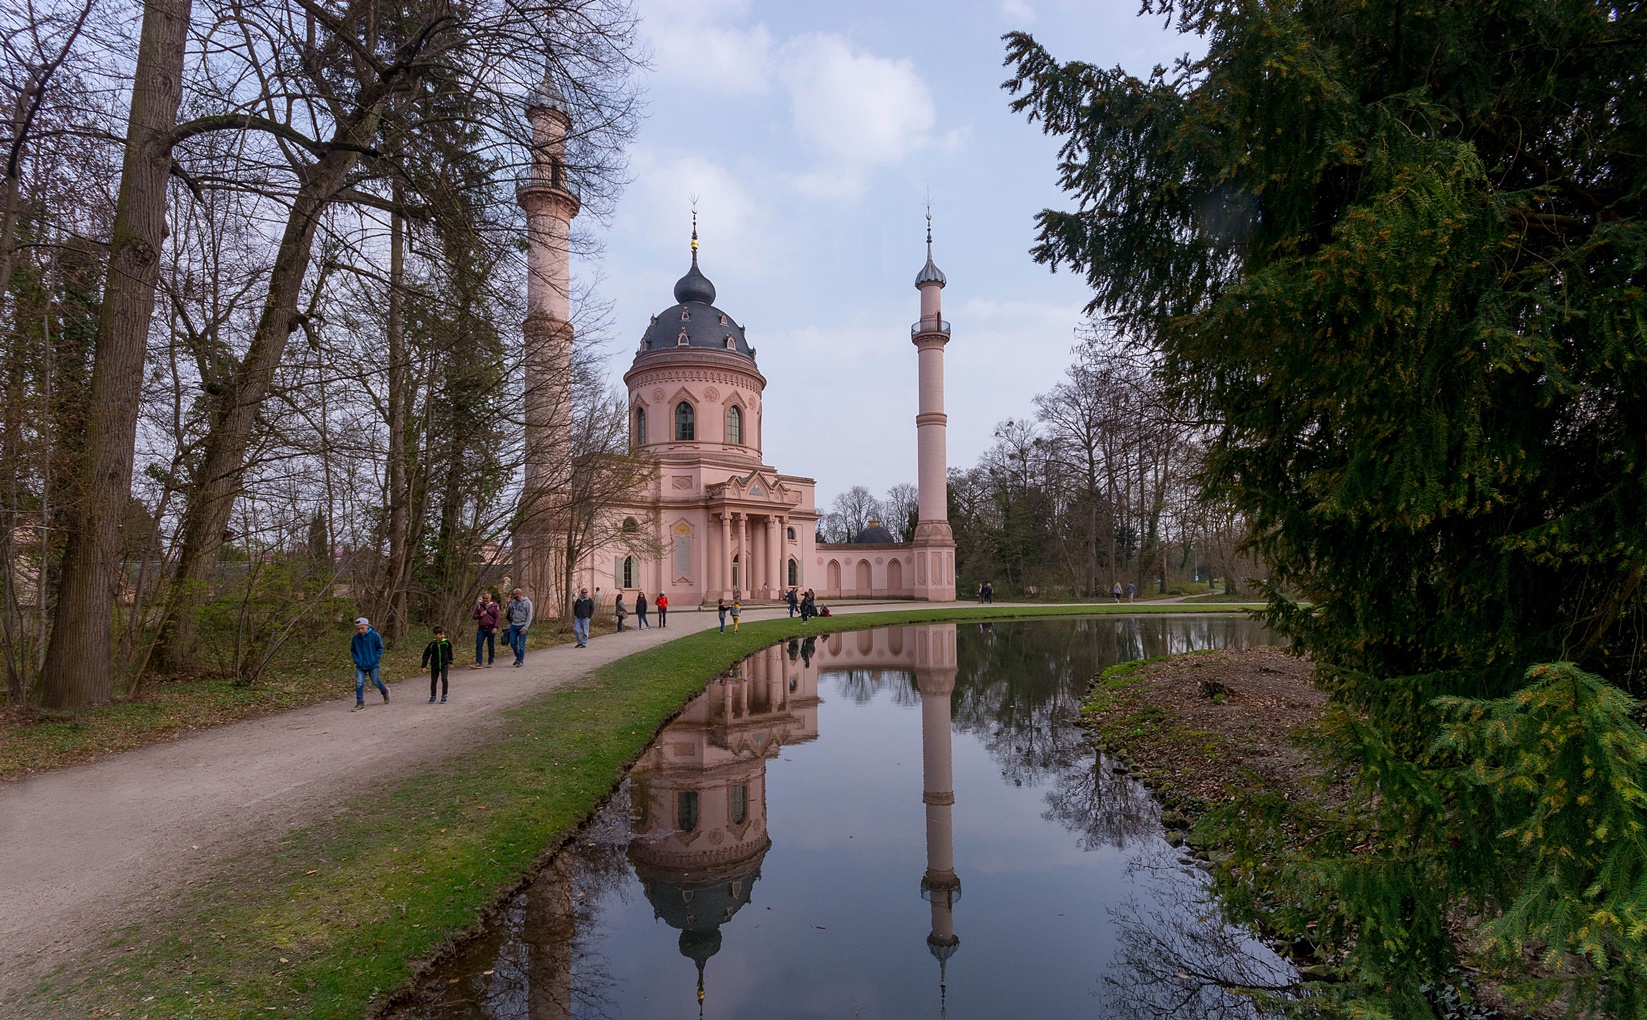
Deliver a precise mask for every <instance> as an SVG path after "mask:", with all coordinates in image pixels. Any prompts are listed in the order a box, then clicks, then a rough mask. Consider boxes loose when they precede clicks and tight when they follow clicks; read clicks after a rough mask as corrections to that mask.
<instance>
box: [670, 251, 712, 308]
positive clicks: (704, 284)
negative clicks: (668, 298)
mask: <svg viewBox="0 0 1647 1020" xmlns="http://www.w3.org/2000/svg"><path fill="white" fill-rule="evenodd" d="M675 300H676V301H679V302H680V303H681V304H683V305H684V304H686V303H687V302H689V301H696V302H698V303H699V304H704V305H712V304H714V303H715V285H714V284H712V283H710V282H709V277H707V276H705V275H703V274H702V273H700V272H699V271H698V253H697V252H693V253H692V268H691V269H688V270H687V271H686V275H685V276H683V277H681V278H680V279H679V280H676V281H675Z"/></svg>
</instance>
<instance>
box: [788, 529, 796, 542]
mask: <svg viewBox="0 0 1647 1020" xmlns="http://www.w3.org/2000/svg"><path fill="white" fill-rule="evenodd" d="M789 540H790V541H791V542H793V541H795V529H794V528H790V529H789Z"/></svg>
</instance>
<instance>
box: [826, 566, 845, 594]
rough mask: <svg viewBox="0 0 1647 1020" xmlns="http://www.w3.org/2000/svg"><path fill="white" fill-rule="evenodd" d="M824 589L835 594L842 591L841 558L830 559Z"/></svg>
mask: <svg viewBox="0 0 1647 1020" xmlns="http://www.w3.org/2000/svg"><path fill="white" fill-rule="evenodd" d="M824 591H827V592H829V593H831V594H834V595H839V594H840V593H841V563H840V561H839V560H830V561H829V567H828V569H826V570H825V571H824Z"/></svg>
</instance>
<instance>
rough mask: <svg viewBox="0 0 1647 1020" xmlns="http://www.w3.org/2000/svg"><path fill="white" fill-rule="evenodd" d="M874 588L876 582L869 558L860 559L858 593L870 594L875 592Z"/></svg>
mask: <svg viewBox="0 0 1647 1020" xmlns="http://www.w3.org/2000/svg"><path fill="white" fill-rule="evenodd" d="M874 589H875V583H874V581H873V580H872V578H871V573H870V567H869V561H868V560H859V561H858V594H859V595H868V594H870V593H871V592H873V591H874Z"/></svg>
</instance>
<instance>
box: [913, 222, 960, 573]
mask: <svg viewBox="0 0 1647 1020" xmlns="http://www.w3.org/2000/svg"><path fill="white" fill-rule="evenodd" d="M944 282H945V281H944V274H943V273H942V272H941V271H940V270H939V269H938V267H937V266H936V265H934V264H933V262H932V213H931V212H930V211H928V212H927V214H926V265H925V266H922V267H921V272H920V275H918V276H916V277H915V289H916V290H919V291H920V292H921V318H920V321H919V322H917V323H915V325H914V326H912V327H910V331H909V332H910V335H911V336H912V337H913V339H914V342H915V349H916V350H917V351H918V352H919V353H918V354H917V355H916V358H917V359H918V363H919V369H918V370H919V375H920V405H919V410H918V413H917V414H916V415H915V450H916V463H917V468H916V478H915V481H916V487H917V488H918V489H919V490H920V498H919V500H918V503H919V516H918V519H917V522H916V524H915V541H914V543H913V544H914V547H915V597H916V598H922V599H930V600H932V601H934V602H951V601H953V600H954V598H955V535H954V533H952V532H951V531H950V530H949V443H948V436H947V432H948V428H949V416H948V415H946V414H944V345H945V344H947V343H949V323H947V322H945V321H944V317H943V311H942V309H941V307H940V301H939V295H940V292H941V291H942V290H943V289H944Z"/></svg>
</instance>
